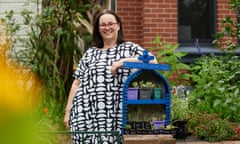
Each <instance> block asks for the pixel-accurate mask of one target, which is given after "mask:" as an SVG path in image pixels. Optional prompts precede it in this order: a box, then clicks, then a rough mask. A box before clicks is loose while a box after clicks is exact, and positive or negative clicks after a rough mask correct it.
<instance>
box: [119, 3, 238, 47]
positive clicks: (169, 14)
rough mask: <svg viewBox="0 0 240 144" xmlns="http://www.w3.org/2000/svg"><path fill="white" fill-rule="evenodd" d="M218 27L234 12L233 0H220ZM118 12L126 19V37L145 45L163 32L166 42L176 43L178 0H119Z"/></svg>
mask: <svg viewBox="0 0 240 144" xmlns="http://www.w3.org/2000/svg"><path fill="white" fill-rule="evenodd" d="M216 1H217V5H216V9H217V10H216V14H217V18H216V20H217V24H216V25H217V29H218V30H219V29H220V26H219V22H220V20H221V19H222V18H224V17H226V16H227V15H230V16H233V17H235V15H234V12H233V11H230V10H228V8H229V5H228V1H229V0H216ZM117 13H118V14H119V16H120V17H121V18H122V21H123V29H124V36H125V39H126V40H128V41H133V42H136V43H138V44H140V45H142V46H143V47H145V48H149V47H151V44H150V43H151V41H152V40H153V38H155V37H156V36H157V35H161V36H162V37H163V39H164V40H165V41H166V42H169V43H172V44H176V43H177V42H178V37H177V25H178V23H177V19H178V15H177V0H117Z"/></svg>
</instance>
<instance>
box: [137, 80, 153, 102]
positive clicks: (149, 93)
mask: <svg viewBox="0 0 240 144" xmlns="http://www.w3.org/2000/svg"><path fill="white" fill-rule="evenodd" d="M156 87H157V86H156V83H154V82H152V81H143V80H142V81H140V82H139V99H152V98H153V94H154V88H156Z"/></svg>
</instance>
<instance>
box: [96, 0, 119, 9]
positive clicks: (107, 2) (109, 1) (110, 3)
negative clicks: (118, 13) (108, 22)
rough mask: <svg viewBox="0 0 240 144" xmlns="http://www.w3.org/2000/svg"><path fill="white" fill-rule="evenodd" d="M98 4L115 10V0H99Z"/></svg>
mask: <svg viewBox="0 0 240 144" xmlns="http://www.w3.org/2000/svg"><path fill="white" fill-rule="evenodd" d="M100 5H101V6H102V7H104V8H107V9H110V10H113V11H115V10H116V5H115V0H101V1H100Z"/></svg>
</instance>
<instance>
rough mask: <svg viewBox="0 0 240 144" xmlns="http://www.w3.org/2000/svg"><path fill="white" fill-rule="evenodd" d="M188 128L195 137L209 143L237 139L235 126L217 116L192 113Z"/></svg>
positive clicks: (237, 132) (237, 133) (237, 134)
mask: <svg viewBox="0 0 240 144" xmlns="http://www.w3.org/2000/svg"><path fill="white" fill-rule="evenodd" d="M188 127H189V129H190V131H191V132H192V133H193V134H194V135H195V136H197V137H199V138H201V139H204V140H207V141H210V142H214V141H222V140H236V139H239V131H238V129H239V128H238V127H237V125H235V124H233V123H231V122H228V121H227V120H225V119H222V118H220V117H219V115H218V114H208V113H204V112H203V113H192V115H191V116H190V118H189V120H188Z"/></svg>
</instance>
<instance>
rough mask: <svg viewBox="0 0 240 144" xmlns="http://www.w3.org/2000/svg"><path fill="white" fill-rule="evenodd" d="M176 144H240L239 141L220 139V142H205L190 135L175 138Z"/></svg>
mask: <svg viewBox="0 0 240 144" xmlns="http://www.w3.org/2000/svg"><path fill="white" fill-rule="evenodd" d="M176 144H240V141H221V142H206V141H202V140H198V139H193V138H191V137H189V138H187V139H185V140H184V139H177V140H176Z"/></svg>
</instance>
